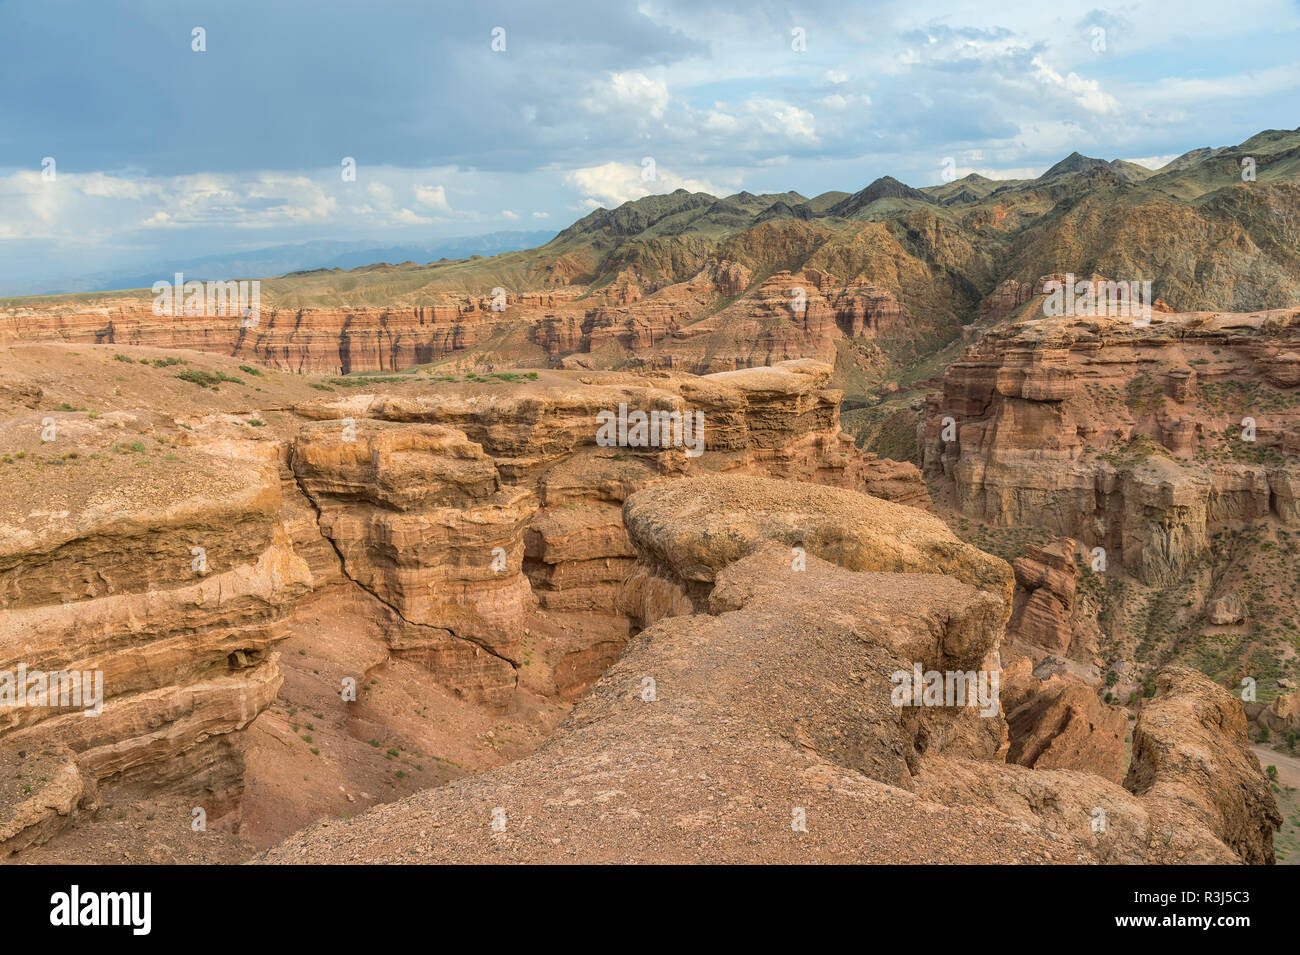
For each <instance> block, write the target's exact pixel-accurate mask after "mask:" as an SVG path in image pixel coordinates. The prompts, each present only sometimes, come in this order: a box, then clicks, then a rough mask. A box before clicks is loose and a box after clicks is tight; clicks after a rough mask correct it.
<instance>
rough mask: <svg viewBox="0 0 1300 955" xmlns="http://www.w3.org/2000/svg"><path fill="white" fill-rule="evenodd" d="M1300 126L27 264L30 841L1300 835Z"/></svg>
mask: <svg viewBox="0 0 1300 955" xmlns="http://www.w3.org/2000/svg"><path fill="white" fill-rule="evenodd" d="M1247 152H1248V153H1250V154H1251V155H1252V157H1255V158H1258V160H1259V169H1260V179H1259V181H1258V182H1251V183H1245V182H1241V181H1240V180H1239V179H1238V178H1236V169H1237V167H1238V160H1239V158H1240V156H1241V155H1244V154H1245V153H1247ZM1298 157H1300V134H1298V133H1295V132H1287V131H1268V132H1266V133H1261V134H1260V135H1259V136H1257V137H1254V138H1252V140H1249V141H1247V143H1244V144H1242V145H1241V146H1239V147H1231V148H1230V149H1227V150H1219V151H1213V152H1209V153H1206V154H1204V155H1202V154H1199V153H1198V154H1197V155H1195V156H1193V155H1192V154H1189V155H1188V157H1184V159H1180V160H1177V161H1175V162H1173V163H1170V164H1169V165H1168V166H1167V167H1166V168H1165V169H1162V170H1157V171H1155V172H1152V171H1150V170H1142V169H1141V168H1140V167H1136V166H1133V165H1132V164H1114V163H1111V164H1107V163H1102V162H1101V161H1100V160H1089V159H1087V158H1086V157H1080V156H1077V155H1076V156H1073V157H1069V158H1068V159H1067V160H1063V161H1062V163H1060V164H1058V165H1057V166H1054V167H1053V168H1052V169H1050V170H1048V172H1047V173H1045V174H1044V175H1043V176H1041V177H1039V178H1038V179H1034V180H1017V181H1012V182H1009V183H1002V184H999V183H994V182H993V181H992V180H984V179H982V177H978V176H971V177H967V178H966V179H964V180H959V181H958V182H955V183H948V184H945V185H943V186H937V187H928V188H927V189H924V190H913V189H910V188H909V187H906V186H903V185H902V184H901V183H897V182H896V181H893V180H878V181H877V182H876V183H873V184H871V185H870V186H869V187H867V188H866V189H864V190H862V191H860V192H859V193H854V194H849V193H833V194H824V195H823V196H819V197H815V198H813V199H805V198H804V197H802V196H798V195H797V194H794V193H787V194H782V195H779V196H770V195H769V196H755V195H752V194H749V193H740V194H737V195H734V196H730V197H725V198H717V197H713V196H706V195H704V194H702V193H688V192H686V191H684V190H679V191H677V192H675V193H671V194H669V195H666V196H650V197H646V198H645V199H641V200H636V201H634V202H629V203H626V204H624V205H623V206H620V207H619V208H618V209H615V210H604V209H601V210H596V211H595V212H593V213H591V214H590V215H588V216H586V217H584V218H583V219H581V220H579V221H578V222H577V223H575V224H574V225H573V226H571V227H570V228H568V229H566V230H564V231H563V232H562V233H560V235H559V236H557V238H556V239H555V240H553V241H552V242H551V243H548V244H547V245H546V246H543V247H541V248H540V249H537V250H529V251H528V252H525V253H507V254H505V255H502V256H495V257H492V258H490V259H481V258H478V257H476V258H475V259H471V260H465V261H462V262H456V263H446V262H443V263H429V264H428V265H426V266H418V265H415V264H413V263H411V264H403V265H399V266H392V265H386V264H384V265H376V266H371V267H366V268H362V269H357V270H352V271H351V272H343V271H341V270H337V269H332V270H317V271H313V272H304V273H294V274H291V275H287V276H283V277H280V278H278V279H266V280H265V288H264V290H263V299H262V301H263V305H262V308H261V312H260V314H259V315H258V316H257V320H256V322H255V323H253V324H251V325H245V323H243V322H241V320H240V318H239V317H238V316H215V315H213V316H204V315H184V314H181V315H158V314H155V311H154V309H153V308H152V306H151V302H150V297H149V295H148V294H147V293H145V292H144V291H124V292H113V293H103V294H97V295H91V296H46V297H41V298H33V299H16V300H7V301H5V302H0V477H2V478H3V481H0V674H6V673H11V672H13V673H17V672H39V673H42V674H44V673H51V674H66V673H79V674H81V673H84V674H98V675H100V676H101V677H102V681H103V682H102V688H103V699H102V701H101V702H102V712H99V713H98V714H95V715H88V714H86V713H85V712H83V711H84V709H85V707H84V706H78V705H75V701H72V700H69V701H67V703H66V705H53V704H54V703H55V702H56V701H55V700H53V699H44V698H38V699H35V700H31V701H28V702H29V704H30V705H17V706H5V707H3V708H0V857H3V858H4V860H5V861H8V862H18V863H40V862H69V861H70V862H124V861H125V862H202V863H229V862H244V861H249V860H254V861H258V862H266V863H303V862H308V863H326V862H328V863H338V862H348V863H354V862H357V863H365V862H485V861H491V862H569V861H579V862H634V861H635V862H687V861H709V862H755V861H789V862H795V861H834V862H864V861H865V862H928V863H938V862H946V861H947V862H950V861H954V860H961V861H970V862H989V863H1049V862H1051V863H1101V864H1109V863H1170V864H1178V863H1216V864H1218V863H1246V864H1269V863H1273V862H1275V861H1294V860H1288V859H1285V858H1284V857H1283V856H1284V853H1283V851H1282V850H1281V849H1276V850H1275V844H1274V838H1275V833H1277V832H1278V831H1279V828H1280V827H1284V826H1288V825H1289V826H1291V827H1292V828H1294V826H1295V823H1294V820H1293V819H1291V818H1289V817H1290V816H1291V815H1293V813H1294V810H1295V808H1296V807H1295V799H1294V792H1293V791H1292V790H1290V789H1287V788H1285V787H1281V786H1278V785H1277V784H1276V782H1275V781H1273V780H1271V779H1270V778H1269V776H1268V775H1266V773H1265V771H1264V768H1263V766H1262V765H1261V762H1260V759H1259V758H1258V757H1257V753H1259V752H1260V747H1261V746H1263V744H1265V743H1267V742H1269V741H1270V739H1272V740H1274V741H1275V742H1278V743H1280V741H1282V740H1287V739H1291V740H1294V738H1295V737H1294V734H1295V733H1296V731H1297V730H1300V706H1298V705H1297V702H1296V697H1295V684H1296V680H1297V674H1300V661H1298V659H1297V657H1298V655H1300V602H1298V598H1297V597H1296V594H1300V586H1297V585H1298V584H1300V577H1297V571H1296V570H1295V567H1296V566H1298V565H1297V562H1296V559H1295V558H1296V557H1297V556H1300V554H1298V552H1300V535H1298V534H1297V533H1296V529H1297V526H1298V524H1300V503H1298V501H1297V498H1298V497H1300V470H1298V469H1297V467H1298V466H1297V455H1298V454H1300V307H1297V305H1296V302H1297V301H1300V292H1298V290H1300V261H1298V260H1297V259H1296V256H1295V251H1294V250H1295V248H1296V247H1300V235H1298V234H1297V233H1296V232H1295V222H1296V221H1300V220H1297V219H1296V217H1295V214H1294V213H1295V210H1296V209H1300V191H1298V190H1300V187H1298V186H1297V185H1296V178H1297V175H1300V172H1297V167H1298V166H1300V158H1298ZM1184 160H1185V161H1184ZM1230 173H1231V175H1230ZM1103 220H1104V221H1105V222H1106V223H1107V225H1106V227H1105V228H1103V227H1102V226H1101V225H1100V224H1099V223H1100V222H1101V221H1103ZM1153 224H1154V225H1153ZM1152 229H1154V230H1155V231H1156V232H1158V234H1159V235H1160V236H1162V240H1161V242H1160V243H1156V245H1157V246H1158V248H1154V249H1153V248H1152V243H1151V242H1150V241H1149V240H1150V235H1151V230H1152ZM1067 265H1068V267H1069V268H1070V269H1072V270H1073V274H1074V275H1077V276H1085V277H1086V278H1083V279H1081V282H1082V284H1083V285H1092V284H1109V283H1111V282H1115V281H1127V280H1129V278H1131V277H1132V276H1133V275H1138V276H1145V275H1150V276H1151V277H1152V279H1153V286H1154V290H1155V299H1154V301H1153V302H1152V303H1151V310H1150V313H1149V315H1145V316H1143V317H1142V318H1141V319H1140V320H1136V321H1135V320H1134V319H1133V318H1132V317H1131V316H1127V315H1115V314H1107V313H1105V311H1104V310H1103V311H1101V312H1100V313H1092V314H1089V313H1087V312H1086V311H1085V312H1084V313H1081V314H1067V315H1056V314H1053V309H1051V308H1050V307H1048V305H1047V300H1046V295H1047V290H1048V289H1049V288H1050V287H1051V286H1052V283H1053V282H1054V281H1057V280H1059V279H1060V278H1061V277H1062V273H1063V271H1064V268H1065V267H1066V266H1067ZM619 409H630V410H631V411H633V412H645V413H647V414H652V413H653V414H656V415H659V416H670V420H682V419H683V418H684V417H685V416H688V415H690V416H694V415H699V420H701V421H702V422H703V446H702V453H700V454H698V455H696V454H693V453H691V449H690V448H689V447H687V446H684V445H683V444H682V443H681V442H676V443H674V442H660V443H657V444H656V443H651V442H646V441H627V440H620V441H618V442H615V443H614V444H613V445H612V446H611V445H610V443H609V442H607V441H603V440H601V439H600V438H599V433H600V422H601V421H602V415H609V414H613V413H615V412H616V411H618V410H619ZM691 420H694V418H692V419H691ZM914 671H915V672H917V673H922V672H934V673H938V674H940V675H942V674H949V675H951V674H954V673H956V674H971V675H979V676H980V678H981V679H983V680H985V681H992V683H991V685H994V686H996V687H997V688H998V689H997V691H996V693H997V694H998V695H997V698H996V699H995V700H994V705H992V706H991V707H986V708H984V709H985V711H984V712H981V709H982V708H981V705H980V701H979V700H978V699H964V698H963V699H962V700H961V701H960V702H954V701H951V700H944V699H939V700H937V701H934V700H926V701H922V700H921V699H920V697H919V696H918V699H917V700H914V701H913V703H912V704H907V703H903V704H900V703H898V702H897V701H896V700H895V699H894V698H893V697H894V695H893V693H891V684H892V683H896V682H897V680H898V679H899V677H898V674H904V675H905V676H906V675H907V674H910V673H912V672H914ZM0 685H2V684H0ZM60 702H61V701H60ZM985 702H986V703H987V702H988V701H987V700H986V701H985ZM917 704H921V705H917ZM1270 734H1272V735H1271V736H1270ZM1292 746H1293V744H1292ZM1252 747H1254V748H1252Z"/></svg>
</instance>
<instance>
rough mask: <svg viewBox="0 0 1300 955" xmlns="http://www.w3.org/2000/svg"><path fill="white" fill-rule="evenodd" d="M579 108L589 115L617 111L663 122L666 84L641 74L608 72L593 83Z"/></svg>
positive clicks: (666, 105) (665, 105) (666, 94)
mask: <svg viewBox="0 0 1300 955" xmlns="http://www.w3.org/2000/svg"><path fill="white" fill-rule="evenodd" d="M582 105H583V106H584V107H585V108H586V109H587V110H588V111H589V112H592V113H610V112H613V111H616V110H617V111H619V112H622V113H625V114H627V115H630V116H638V117H649V118H650V119H662V118H663V115H664V111H665V110H666V109H667V108H668V84H667V83H665V82H664V81H663V80H661V79H651V78H650V77H648V76H646V75H645V74H644V73H635V72H626V73H611V74H610V75H609V76H608V78H607V79H605V80H604V81H602V82H598V83H594V84H592V86H591V88H590V93H589V94H588V96H587V97H586V98H585V99H583V100H582Z"/></svg>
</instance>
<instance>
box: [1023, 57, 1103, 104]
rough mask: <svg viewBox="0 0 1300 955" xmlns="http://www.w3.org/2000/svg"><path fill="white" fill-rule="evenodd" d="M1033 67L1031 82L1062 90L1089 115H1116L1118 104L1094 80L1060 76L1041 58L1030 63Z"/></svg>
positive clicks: (1075, 74) (1077, 76)
mask: <svg viewBox="0 0 1300 955" xmlns="http://www.w3.org/2000/svg"><path fill="white" fill-rule="evenodd" d="M1031 62H1032V64H1033V66H1034V75H1033V80H1034V81H1035V82H1036V83H1040V84H1046V85H1047V86H1048V87H1054V88H1056V89H1058V90H1063V91H1065V93H1067V94H1068V95H1069V96H1070V97H1072V98H1073V99H1074V101H1075V102H1076V103H1077V104H1078V105H1079V106H1081V107H1083V108H1084V109H1085V110H1087V111H1088V112H1090V113H1118V112H1119V102H1118V101H1117V100H1116V99H1115V97H1113V96H1111V95H1110V94H1109V93H1107V92H1106V91H1105V90H1103V89H1102V88H1101V84H1100V83H1098V82H1097V81H1096V80H1089V79H1085V78H1084V77H1082V76H1079V75H1078V74H1077V73H1068V74H1066V75H1065V76H1062V75H1061V74H1060V73H1057V72H1056V71H1055V70H1053V69H1052V68H1051V67H1050V66H1048V65H1047V64H1046V63H1044V62H1043V58H1042V57H1041V56H1035V57H1034V58H1033V60H1032V61H1031Z"/></svg>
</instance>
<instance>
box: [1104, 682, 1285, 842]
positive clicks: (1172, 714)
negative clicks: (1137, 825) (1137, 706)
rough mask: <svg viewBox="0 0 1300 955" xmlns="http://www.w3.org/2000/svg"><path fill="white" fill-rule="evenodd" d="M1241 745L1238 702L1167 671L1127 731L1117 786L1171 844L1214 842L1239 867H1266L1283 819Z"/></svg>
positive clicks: (1242, 717)
mask: <svg viewBox="0 0 1300 955" xmlns="http://www.w3.org/2000/svg"><path fill="white" fill-rule="evenodd" d="M1248 744H1249V740H1248V739H1247V736H1246V718H1245V714H1244V713H1243V712H1242V708H1241V704H1240V702H1239V701H1237V700H1236V699H1234V698H1233V697H1232V696H1230V695H1229V694H1228V693H1227V692H1225V691H1224V690H1223V689H1222V688H1221V687H1217V686H1215V685H1214V684H1213V683H1211V682H1210V681H1209V680H1207V679H1206V678H1205V677H1204V676H1203V675H1201V674H1200V673H1197V672H1196V671H1195V670H1189V669H1187V668H1186V667H1178V666H1172V667H1167V668H1165V669H1164V670H1162V671H1161V672H1160V673H1159V674H1158V675H1157V677H1156V695H1155V699H1154V700H1152V701H1151V703H1150V704H1149V705H1147V706H1146V707H1144V708H1143V710H1142V716H1141V718H1140V719H1139V720H1138V723H1137V726H1136V727H1135V728H1134V730H1133V760H1132V763H1131V765H1130V766H1129V770H1128V775H1127V777H1126V778H1125V780H1124V785H1125V786H1126V787H1127V788H1128V789H1129V790H1131V791H1132V792H1134V793H1135V794H1137V795H1138V796H1140V797H1141V798H1142V800H1143V802H1144V804H1145V805H1146V806H1147V807H1148V811H1149V812H1150V814H1151V821H1152V826H1153V828H1155V829H1156V830H1158V831H1160V832H1164V833H1167V834H1169V836H1170V838H1171V839H1172V838H1175V837H1176V838H1177V839H1178V840H1179V841H1180V842H1182V841H1187V840H1191V841H1195V840H1197V839H1198V838H1204V837H1214V838H1217V839H1219V840H1221V841H1222V842H1223V843H1224V844H1225V845H1227V846H1228V848H1230V849H1231V850H1232V851H1233V852H1234V853H1235V854H1236V855H1237V856H1238V857H1239V858H1240V859H1241V860H1242V861H1243V862H1247V863H1272V862H1273V861H1274V860H1273V832H1274V830H1275V829H1277V827H1278V826H1279V825H1280V824H1281V823H1282V815H1281V813H1279V812H1278V809H1277V804H1276V803H1275V801H1274V799H1273V794H1272V793H1271V792H1270V791H1269V788H1268V782H1267V780H1265V778H1264V777H1263V774H1262V773H1261V772H1260V767H1259V759H1258V758H1257V757H1256V756H1255V755H1254V754H1253V753H1252V752H1251V751H1250V749H1249V746H1248Z"/></svg>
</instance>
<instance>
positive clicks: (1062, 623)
mask: <svg viewBox="0 0 1300 955" xmlns="http://www.w3.org/2000/svg"><path fill="white" fill-rule="evenodd" d="M1074 548H1075V543H1074V541H1072V540H1069V539H1068V538H1066V539H1062V540H1059V541H1053V542H1052V543H1051V544H1048V545H1047V546H1045V547H1031V548H1030V549H1029V550H1028V551H1027V553H1026V554H1025V556H1023V557H1018V558H1017V559H1016V560H1014V561H1012V563H1011V568H1012V570H1013V571H1014V572H1015V576H1016V593H1015V605H1014V608H1013V610H1012V613H1011V622H1010V623H1009V624H1008V625H1007V632H1008V635H1009V636H1011V637H1013V638H1014V639H1016V640H1019V641H1022V642H1024V643H1028V644H1030V645H1032V646H1035V647H1041V648H1043V649H1045V650H1051V651H1054V652H1056V653H1060V654H1062V655H1065V654H1067V653H1068V652H1069V650H1070V643H1071V641H1072V640H1073V638H1074V631H1073V623H1072V621H1071V617H1072V614H1073V611H1074V590H1075V584H1076V581H1077V580H1078V577H1079V572H1078V569H1077V568H1076V567H1075V566H1074Z"/></svg>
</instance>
